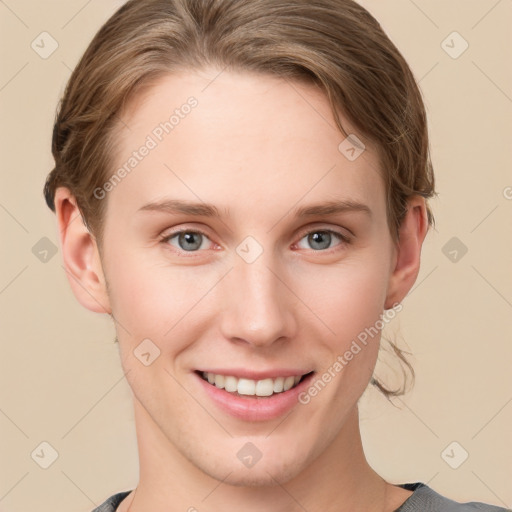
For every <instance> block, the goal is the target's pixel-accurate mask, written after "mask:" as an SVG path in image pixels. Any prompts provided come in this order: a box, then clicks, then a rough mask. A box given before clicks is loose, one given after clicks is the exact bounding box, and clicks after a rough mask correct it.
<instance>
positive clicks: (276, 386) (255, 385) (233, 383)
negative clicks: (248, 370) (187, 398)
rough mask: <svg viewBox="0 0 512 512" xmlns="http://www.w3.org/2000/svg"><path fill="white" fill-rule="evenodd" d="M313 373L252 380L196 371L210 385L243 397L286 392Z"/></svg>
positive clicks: (264, 396)
mask: <svg viewBox="0 0 512 512" xmlns="http://www.w3.org/2000/svg"><path fill="white" fill-rule="evenodd" d="M313 373H314V372H312V371H311V372H308V373H305V374H301V375H289V376H277V377H272V378H271V377H268V378H265V379H260V380H253V379H247V378H243V377H236V376H234V375H222V374H216V373H211V372H204V371H199V370H198V371H196V374H197V375H199V377H200V378H201V379H203V380H204V381H206V382H208V384H210V385H211V386H213V387H215V388H217V389H222V390H224V391H227V392H228V393H230V394H231V395H233V396H238V397H244V398H251V397H254V398H256V397H257V398H270V397H272V396H274V395H278V394H282V393H286V392H287V391H289V390H291V389H294V388H295V387H297V386H298V385H299V384H300V383H301V382H303V381H304V380H305V379H307V378H309V377H310V376H311V375H312V374H313Z"/></svg>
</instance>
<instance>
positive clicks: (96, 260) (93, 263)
mask: <svg viewBox="0 0 512 512" xmlns="http://www.w3.org/2000/svg"><path fill="white" fill-rule="evenodd" d="M55 213H56V216H57V224H58V228H59V241H60V246H61V251H62V258H63V263H64V269H65V271H66V275H67V277H68V280H69V284H70V285H71V289H72V290H73V293H74V295H75V297H76V298H77V300H78V302H80V304H82V306H84V307H85V308H87V309H89V310H91V311H94V312H97V313H111V308H110V302H109V298H108V293H107V287H106V282H105V277H104V275H103V269H102V266H101V261H100V256H99V251H98V247H97V244H96V240H95V239H94V237H93V236H92V235H91V233H90V232H89V230H88V229H87V227H86V225H85V224H84V222H83V220H82V215H81V213H80V210H79V208H78V205H77V203H76V199H75V197H74V196H73V195H72V194H71V192H70V191H69V189H67V188H65V187H58V188H57V190H56V192H55Z"/></svg>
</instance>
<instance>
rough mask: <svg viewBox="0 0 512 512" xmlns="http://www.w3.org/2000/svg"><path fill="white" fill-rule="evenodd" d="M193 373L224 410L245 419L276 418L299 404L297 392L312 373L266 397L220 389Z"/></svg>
mask: <svg viewBox="0 0 512 512" xmlns="http://www.w3.org/2000/svg"><path fill="white" fill-rule="evenodd" d="M194 375H195V377H196V378H197V379H198V380H199V383H200V385H201V386H202V387H203V389H204V391H205V393H206V394H207V395H208V396H209V397H210V399H211V400H212V401H213V402H214V403H215V404H216V405H217V406H218V407H219V408H220V409H221V410H223V411H224V412H226V413H228V414H230V415H231V416H234V417H235V418H239V419H242V420H245V421H265V420H271V419H274V418H278V417H279V416H282V415H283V414H285V413H287V412H288V411H289V410H290V409H292V408H293V407H294V406H296V405H299V401H298V397H299V394H300V393H301V392H302V391H304V389H306V388H307V387H308V386H309V383H310V381H311V379H312V378H313V376H314V373H311V374H309V375H308V376H307V377H306V378H304V379H303V380H302V381H301V382H299V384H298V385H297V386H295V387H294V388H292V389H289V390H288V391H283V392H282V393H274V394H273V395H271V396H268V397H259V396H255V395H254V396H247V398H245V397H241V396H238V395H234V394H232V393H230V392H229V391H225V390H224V389H220V388H218V387H216V386H214V385H212V384H210V383H209V382H208V381H206V380H204V379H202V378H201V377H200V376H199V375H198V374H197V373H194Z"/></svg>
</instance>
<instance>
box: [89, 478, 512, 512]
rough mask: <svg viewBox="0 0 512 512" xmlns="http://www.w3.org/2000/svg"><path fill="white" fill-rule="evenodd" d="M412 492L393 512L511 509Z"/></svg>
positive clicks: (105, 510) (108, 506)
mask: <svg viewBox="0 0 512 512" xmlns="http://www.w3.org/2000/svg"><path fill="white" fill-rule="evenodd" d="M399 487H403V488H404V489H407V490H409V491H413V493H412V494H411V495H410V496H409V498H407V500H405V502H404V503H403V504H402V505H401V506H400V507H398V508H397V509H396V510H395V512H476V511H479V510H482V511H484V512H511V511H512V509H509V508H502V507H496V506H494V505H486V504H485V503H479V502H478V503H477V502H473V501H472V502H471V503H457V502H456V501H452V500H450V499H448V498H445V497H444V496H441V495H440V494H438V493H437V492H435V491H434V490H433V489H431V488H430V487H428V486H427V485H425V484H423V483H421V482H416V483H411V484H400V485H399ZM130 492H131V491H123V492H119V493H117V494H114V495H113V496H111V497H110V498H108V499H107V500H106V501H105V502H104V503H102V504H101V505H100V506H99V507H97V508H95V509H94V510H93V511H92V512H114V511H115V510H117V507H118V506H119V504H120V503H121V501H123V500H124V498H126V496H128V494H130Z"/></svg>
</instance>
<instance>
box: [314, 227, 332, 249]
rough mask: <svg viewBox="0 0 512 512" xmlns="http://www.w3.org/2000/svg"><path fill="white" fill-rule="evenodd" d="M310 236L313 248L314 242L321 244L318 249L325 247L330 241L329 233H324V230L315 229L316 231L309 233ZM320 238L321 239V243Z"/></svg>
mask: <svg viewBox="0 0 512 512" xmlns="http://www.w3.org/2000/svg"><path fill="white" fill-rule="evenodd" d="M310 237H311V241H312V242H313V249H315V247H314V243H320V245H321V246H322V247H320V249H326V248H327V247H329V245H330V241H331V235H330V233H326V232H324V231H317V232H316V233H313V234H312V235H310ZM324 237H325V240H323V239H324ZM322 240H323V244H322ZM317 249H318V248H317Z"/></svg>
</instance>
